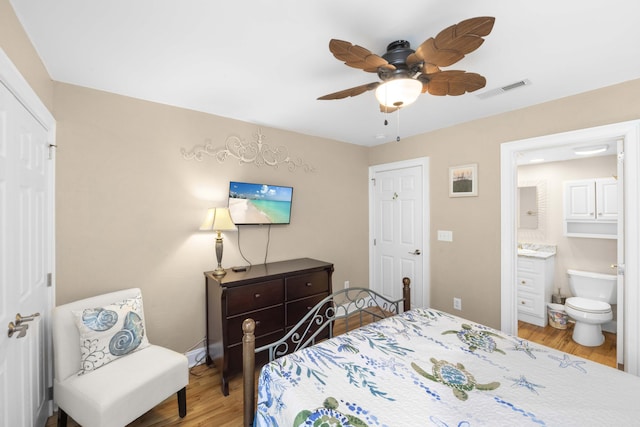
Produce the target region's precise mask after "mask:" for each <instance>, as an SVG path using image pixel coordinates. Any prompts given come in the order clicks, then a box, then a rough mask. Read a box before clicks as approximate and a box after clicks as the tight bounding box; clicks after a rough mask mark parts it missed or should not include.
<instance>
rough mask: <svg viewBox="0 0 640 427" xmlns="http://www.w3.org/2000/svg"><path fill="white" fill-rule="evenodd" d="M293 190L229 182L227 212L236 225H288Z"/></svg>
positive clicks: (274, 186) (275, 186)
mask: <svg viewBox="0 0 640 427" xmlns="http://www.w3.org/2000/svg"><path fill="white" fill-rule="evenodd" d="M292 192H293V188H291V187H280V186H277V185H265V184H250V183H245V182H231V183H230V184H229V212H230V214H231V219H232V220H233V222H234V223H236V224H288V223H289V221H290V215H291V195H292Z"/></svg>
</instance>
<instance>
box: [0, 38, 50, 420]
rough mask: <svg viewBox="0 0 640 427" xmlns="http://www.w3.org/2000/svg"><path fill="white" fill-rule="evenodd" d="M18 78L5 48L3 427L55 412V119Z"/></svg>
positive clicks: (1, 71)
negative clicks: (52, 276) (51, 393)
mask: <svg viewBox="0 0 640 427" xmlns="http://www.w3.org/2000/svg"><path fill="white" fill-rule="evenodd" d="M18 76H19V75H18V74H17V71H16V70H15V68H14V67H13V65H12V64H11V63H10V62H9V61H8V59H7V57H6V56H5V55H4V52H2V51H1V50H0V78H1V80H0V83H1V84H0V325H2V326H3V327H5V328H7V327H8V325H9V327H8V329H5V330H3V332H2V333H0V425H2V426H16V427H20V426H24V427H30V426H43V425H44V424H45V422H46V419H47V417H48V416H49V415H50V413H51V402H50V399H49V394H48V392H47V390H48V388H49V386H50V384H51V375H50V366H51V363H50V359H49V357H48V355H49V354H50V338H49V337H50V334H49V326H48V323H49V311H50V308H51V305H52V291H51V289H52V288H50V287H48V280H47V279H48V274H49V273H50V272H52V269H53V229H52V227H53V218H52V216H53V199H52V197H53V182H52V181H53V174H52V168H53V166H52V164H53V162H52V161H51V160H49V144H50V143H51V142H52V141H51V138H52V135H53V132H52V131H53V123H54V122H53V118H52V117H51V116H50V115H48V114H47V113H42V108H43V107H42V105H41V103H37V104H38V105H37V108H36V110H38V109H39V110H40V111H36V110H32V109H31V107H30V104H32V103H33V102H36V100H37V98H34V96H35V95H34V94H33V92H32V91H30V89H28V86H27V85H26V82H24V80H23V79H21V78H20V77H18ZM22 95H25V96H24V97H23V96H22ZM45 110H46V109H45ZM39 112H40V113H42V114H41V115H44V116H46V119H47V121H48V125H45V124H44V123H42V122H41V121H40V118H39V117H38V113H39ZM35 313H39V315H38V316H34V317H33V318H31V317H30V316H31V315H33V314H35ZM18 314H19V315H20V316H22V317H23V318H25V320H23V321H22V322H21V321H20V320H18V319H17V315H18ZM10 324H13V325H14V326H16V329H15V332H14V333H13V334H12V336H9V333H8V332H9V331H10V330H11V327H10V326H11V325H10Z"/></svg>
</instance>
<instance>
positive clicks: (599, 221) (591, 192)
mask: <svg viewBox="0 0 640 427" xmlns="http://www.w3.org/2000/svg"><path fill="white" fill-rule="evenodd" d="M563 194H564V234H565V236H568V237H592V238H604V239H615V238H616V237H617V229H618V228H617V227H618V226H617V222H618V181H617V180H616V179H615V178H612V177H609V178H594V179H583V180H577V181H565V182H564V192H563Z"/></svg>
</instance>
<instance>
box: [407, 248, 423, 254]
mask: <svg viewBox="0 0 640 427" xmlns="http://www.w3.org/2000/svg"><path fill="white" fill-rule="evenodd" d="M421 253H422V252H420V249H416V250H415V251H413V252H409V254H410V255H420V254H421Z"/></svg>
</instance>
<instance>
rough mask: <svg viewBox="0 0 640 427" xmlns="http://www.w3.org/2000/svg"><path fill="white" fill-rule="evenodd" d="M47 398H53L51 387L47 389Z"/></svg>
mask: <svg viewBox="0 0 640 427" xmlns="http://www.w3.org/2000/svg"><path fill="white" fill-rule="evenodd" d="M47 400H53V387H49V388H48V389H47Z"/></svg>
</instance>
